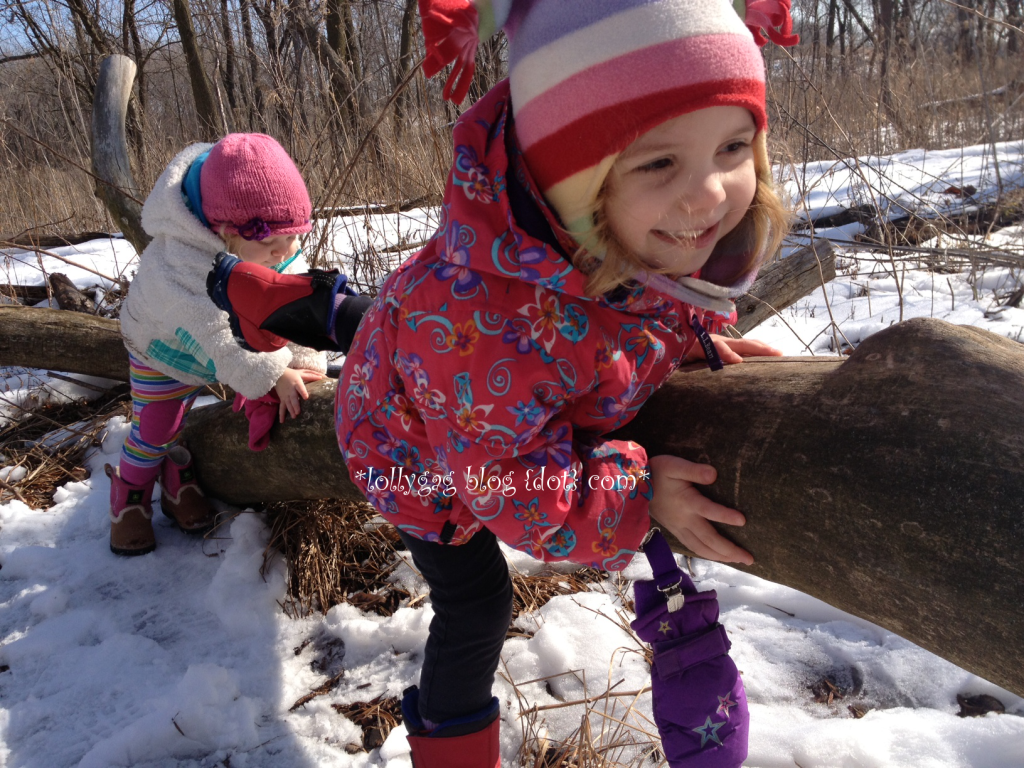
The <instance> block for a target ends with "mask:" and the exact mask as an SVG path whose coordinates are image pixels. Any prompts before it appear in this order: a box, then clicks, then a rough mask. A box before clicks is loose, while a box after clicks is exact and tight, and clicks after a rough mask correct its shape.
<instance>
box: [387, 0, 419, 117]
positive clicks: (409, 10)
mask: <svg viewBox="0 0 1024 768" xmlns="http://www.w3.org/2000/svg"><path fill="white" fill-rule="evenodd" d="M415 35H416V0H405V8H403V10H402V34H401V37H400V38H399V41H398V72H397V73H396V74H395V81H394V82H393V83H392V90H395V89H397V88H399V87H401V85H402V83H404V82H405V78H406V77H408V76H409V71H410V70H411V69H412V67H413V60H412V46H413V41H414V40H415ZM411 103H412V89H411V88H406V89H405V90H403V91H402V92H401V93H400V94H398V99H397V100H396V101H395V136H396V137H401V135H402V131H403V130H404V129H405V121H406V120H407V119H408V115H409V111H410V110H409V106H410V104H411Z"/></svg>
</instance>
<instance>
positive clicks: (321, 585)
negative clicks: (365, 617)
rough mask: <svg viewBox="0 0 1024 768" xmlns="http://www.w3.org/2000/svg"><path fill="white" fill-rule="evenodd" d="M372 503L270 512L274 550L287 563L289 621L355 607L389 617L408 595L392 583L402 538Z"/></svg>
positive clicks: (280, 506) (283, 507)
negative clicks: (345, 605)
mask: <svg viewBox="0 0 1024 768" xmlns="http://www.w3.org/2000/svg"><path fill="white" fill-rule="evenodd" d="M376 516H377V513H376V512H375V511H374V510H373V508H372V507H370V506H369V504H366V503H359V504H353V503H348V502H339V501H313V502H279V503H275V504H271V505H270V506H268V507H267V522H268V523H269V525H270V529H271V535H270V543H269V544H268V545H267V554H268V555H269V554H270V552H271V550H276V551H279V552H281V553H282V554H283V555H284V556H285V557H286V558H287V560H288V569H289V578H290V583H289V588H288V601H287V603H286V605H285V610H286V611H287V612H288V614H289V615H291V616H300V615H305V614H308V613H310V612H313V611H320V612H323V613H326V612H327V611H328V610H330V608H331V607H332V606H335V605H338V604H339V603H351V604H352V605H355V606H357V607H359V608H362V609H363V610H367V611H372V612H374V613H376V614H378V615H381V616H390V615H392V614H393V613H394V612H395V610H397V608H398V606H399V603H400V602H401V601H402V600H407V599H408V598H409V593H408V592H407V591H406V590H404V589H402V588H401V587H400V586H398V585H396V584H392V583H391V582H390V581H388V576H389V575H390V574H391V572H392V571H393V570H394V568H395V567H396V566H397V565H398V563H399V558H398V556H397V553H396V545H397V544H400V539H399V538H398V533H397V532H396V531H395V529H394V528H393V527H391V526H389V525H386V524H383V523H382V522H381V521H380V520H379V518H378V519H377V520H376V521H375V520H374V519H375V518H376Z"/></svg>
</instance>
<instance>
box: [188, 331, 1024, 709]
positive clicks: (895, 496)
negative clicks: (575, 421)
mask: <svg viewBox="0 0 1024 768" xmlns="http://www.w3.org/2000/svg"><path fill="white" fill-rule="evenodd" d="M332 393H333V382H329V383H321V384H318V385H314V386H313V387H312V388H311V397H310V399H309V401H307V402H306V404H305V406H304V412H303V415H302V416H301V417H300V418H299V419H297V420H295V421H292V420H289V421H288V422H287V423H285V424H283V425H276V426H275V427H274V432H273V433H272V438H271V441H270V447H269V448H268V449H267V450H266V451H263V452H262V453H255V454H254V453H252V452H250V451H249V450H248V448H247V423H246V422H245V420H244V419H243V418H242V417H241V415H240V414H232V413H231V412H230V409H229V408H228V407H227V406H226V405H223V406H214V407H211V408H206V409H203V410H202V411H200V412H197V413H196V414H194V416H193V418H192V419H191V420H190V422H189V425H188V427H187V429H186V437H187V439H188V440H189V442H190V445H191V446H192V450H193V453H194V454H195V456H196V462H197V466H198V467H199V471H200V473H201V479H202V482H203V484H204V485H205V487H206V488H207V490H208V491H209V492H210V493H211V494H212V495H213V496H216V497H219V498H222V499H225V500H227V501H232V502H235V503H242V502H261V501H272V500H283V499H294V498H324V497H337V498H358V495H357V494H356V493H355V490H354V487H353V486H352V484H351V482H350V480H349V478H348V473H347V471H346V470H345V468H344V465H343V463H342V460H341V456H340V454H339V452H338V450H337V446H336V445H335V443H334V429H333V397H332ZM619 436H621V437H628V438H630V439H634V440H636V441H638V442H640V443H641V444H643V445H644V446H645V447H646V448H647V451H648V453H649V455H655V454H658V453H673V454H677V455H680V456H683V457H685V458H688V459H692V460H699V461H706V462H709V463H711V464H712V465H714V466H715V467H716V468H717V469H718V473H719V474H718V481H717V482H716V483H715V484H714V485H713V486H711V487H710V488H708V495H709V496H711V497H712V498H714V499H715V500H717V501H720V502H721V503H723V504H727V505H730V506H733V507H736V508H738V509H740V510H742V511H743V512H744V513H745V514H746V515H747V525H746V526H745V527H744V528H740V529H731V528H730V529H728V535H730V536H732V537H733V538H734V539H735V540H736V541H738V542H739V543H740V544H742V545H744V546H745V547H747V548H748V549H749V550H750V551H751V552H752V553H753V554H754V557H755V558H756V563H755V565H754V566H752V567H751V568H749V569H746V570H749V571H750V572H752V573H755V574H756V575H758V576H761V577H764V578H767V579H770V580H772V581H776V582H780V583H782V584H786V585H789V586H792V587H794V588H796V589H799V590H802V591H804V592H806V593H808V594H810V595H813V596H815V597H817V598H819V599H821V600H824V601H826V602H828V603H830V604H832V605H834V606H836V607H838V608H841V609H843V610H845V611H848V612H850V613H853V614H855V615H858V616H861V617H863V618H865V619H868V620H870V621H872V622H875V623H876V624H879V625H881V626H883V627H885V628H887V629H890V630H892V631H893V632H896V633H898V634H900V635H902V636H903V637H905V638H907V639H909V640H912V641H913V642H915V643H918V644H919V645H921V646H923V647H925V648H927V649H929V650H931V651H933V652H935V653H937V654H939V655H940V656H943V657H945V658H947V659H949V660H951V661H953V662H955V663H956V664H958V665H960V666H962V667H964V668H965V669H968V670H970V671H972V672H974V673H976V674H978V675H980V676H982V677H985V678H987V679H989V680H991V681H992V682H994V683H996V684H997V685H1001V686H1003V687H1005V688H1007V689H1009V690H1011V691H1013V692H1015V693H1017V694H1024V668H1022V667H1021V665H1020V664H1019V648H1020V646H1021V643H1022V642H1024V614H1022V612H1021V610H1020V606H1021V605H1022V604H1024V560H1022V559H1021V556H1020V553H1021V551H1024V498H1022V497H1024V347H1021V346H1020V345H1018V344H1015V343H1014V342H1011V341H1009V340H1007V339H1004V338H1002V337H998V336H995V335H993V334H990V333H987V332H985V331H980V330H977V329H974V328H962V327H957V326H953V325H949V324H947V323H944V322H942V321H938V320H927V319H919V320H910V321H908V322H905V323H902V324H899V325H896V326H893V327H892V328H889V329H887V330H885V331H881V332H879V333H877V334H875V335H874V336H872V337H870V338H869V339H867V340H865V341H864V342H863V343H862V344H861V345H860V347H859V348H858V349H857V350H856V352H855V353H854V354H853V355H852V356H851V357H850V358H849V360H848V361H847V362H845V363H839V362H835V361H828V360H821V359H819V360H814V359H806V358H799V359H793V358H790V359H777V358H776V359H768V360H760V361H748V362H745V363H743V364H742V365H737V366H729V367H727V368H726V369H725V370H724V371H721V372H718V373H712V372H710V371H706V370H701V371H695V372H680V373H678V374H676V375H675V376H674V377H672V379H671V380H670V381H669V382H668V383H667V384H666V385H665V386H664V387H662V388H661V389H660V390H659V391H658V392H657V393H656V394H655V395H654V396H653V397H652V398H651V400H650V401H649V402H648V403H647V404H646V405H645V406H644V408H643V409H642V410H641V411H640V413H639V415H638V416H637V418H636V419H635V421H634V422H632V423H631V424H630V425H629V427H628V428H627V429H625V430H623V431H622V432H621V434H620V435H619ZM675 547H676V550H677V551H685V550H684V549H683V548H682V546H681V545H679V544H678V542H675Z"/></svg>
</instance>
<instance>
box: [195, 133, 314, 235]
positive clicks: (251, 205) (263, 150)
mask: <svg viewBox="0 0 1024 768" xmlns="http://www.w3.org/2000/svg"><path fill="white" fill-rule="evenodd" d="M199 187H200V191H201V194H202V207H203V215H204V216H206V219H207V220H208V221H209V222H210V228H211V229H212V230H214V231H215V232H217V233H218V234H219V233H223V234H227V235H235V234H237V235H241V236H242V237H243V238H245V239H246V240H264V239H266V238H268V237H273V236H274V235H298V234H302V233H304V232H309V231H310V229H311V224H310V216H311V214H312V210H313V206H312V204H311V203H310V200H309V192H308V191H307V190H306V184H305V182H304V181H303V180H302V174H300V173H299V169H298V168H296V167H295V163H294V162H293V161H292V159H291V157H289V156H288V153H287V152H286V151H285V149H284V147H282V146H281V145H280V144H278V143H277V141H275V140H274V139H273V138H271V137H270V136H266V135H264V134H262V133H229V134H228V135H227V136H225V137H224V138H223V139H221V140H220V141H218V142H217V143H216V144H215V145H214V146H213V148H212V149H211V150H210V154H209V156H208V157H207V158H206V160H205V162H204V163H203V167H202V170H201V172H200V176H199Z"/></svg>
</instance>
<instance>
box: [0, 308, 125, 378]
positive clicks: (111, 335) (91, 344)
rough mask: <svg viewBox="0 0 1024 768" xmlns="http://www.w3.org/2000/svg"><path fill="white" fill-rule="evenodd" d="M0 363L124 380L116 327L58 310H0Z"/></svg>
mask: <svg viewBox="0 0 1024 768" xmlns="http://www.w3.org/2000/svg"><path fill="white" fill-rule="evenodd" d="M0 365H19V366H24V367H26V368H45V369H46V370H55V371H66V372H68V373H84V374H86V375H88V376H102V377H103V378H105V379H115V380H117V381H128V350H126V349H125V348H124V342H123V341H122V340H121V324H120V323H119V322H118V321H117V320H109V319H107V318H105V317H96V316H95V315H87V314H83V313H81V312H64V311H62V310H59V309H33V308H29V307H19V306H0Z"/></svg>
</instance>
